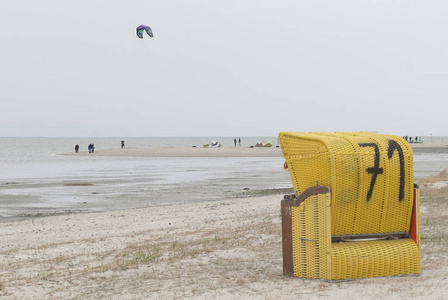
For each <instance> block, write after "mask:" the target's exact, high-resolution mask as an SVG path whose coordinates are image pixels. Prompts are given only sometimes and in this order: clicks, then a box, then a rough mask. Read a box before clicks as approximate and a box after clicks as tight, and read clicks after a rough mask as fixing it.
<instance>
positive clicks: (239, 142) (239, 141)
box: [233, 138, 241, 147]
mask: <svg viewBox="0 0 448 300" xmlns="http://www.w3.org/2000/svg"><path fill="white" fill-rule="evenodd" d="M233 143H234V144H235V147H236V138H235V139H234V140H233ZM238 144H239V145H240V147H241V138H238Z"/></svg>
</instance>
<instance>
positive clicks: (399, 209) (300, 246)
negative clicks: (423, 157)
mask: <svg viewBox="0 0 448 300" xmlns="http://www.w3.org/2000/svg"><path fill="white" fill-rule="evenodd" d="M279 141H280V145H281V148H282V151H283V154H284V157H285V159H286V165H287V168H288V170H289V173H290V176H291V180H292V183H293V187H294V191H295V192H296V194H295V195H286V196H285V199H284V200H283V201H282V203H281V205H282V209H281V210H282V230H283V232H282V238H283V242H282V244H283V271H284V274H285V275H290V276H296V277H303V278H318V279H326V280H339V279H349V278H365V277H377V276H395V275H410V274H419V273H420V236H419V190H418V187H417V186H414V183H413V169H412V163H413V158H412V149H411V148H410V146H409V145H408V143H407V142H406V141H404V140H403V139H402V138H400V137H397V136H392V135H382V134H373V133H367V132H346V133H297V132H281V133H280V135H279Z"/></svg>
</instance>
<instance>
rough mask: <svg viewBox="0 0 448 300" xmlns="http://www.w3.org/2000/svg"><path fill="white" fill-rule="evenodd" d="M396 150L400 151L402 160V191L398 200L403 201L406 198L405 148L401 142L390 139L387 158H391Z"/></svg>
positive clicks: (400, 159)
mask: <svg viewBox="0 0 448 300" xmlns="http://www.w3.org/2000/svg"><path fill="white" fill-rule="evenodd" d="M395 150H397V152H398V159H399V161H400V192H399V195H398V200H399V201H400V202H401V201H403V199H404V179H405V175H404V154H403V149H402V148H401V146H400V144H398V143H397V142H396V141H394V140H389V148H388V149H387V158H388V159H391V158H392V156H393V155H394V152H395Z"/></svg>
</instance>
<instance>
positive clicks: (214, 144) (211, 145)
mask: <svg viewBox="0 0 448 300" xmlns="http://www.w3.org/2000/svg"><path fill="white" fill-rule="evenodd" d="M202 147H204V148H219V147H221V143H220V142H215V141H212V142H211V143H210V144H205V145H203V146H202Z"/></svg>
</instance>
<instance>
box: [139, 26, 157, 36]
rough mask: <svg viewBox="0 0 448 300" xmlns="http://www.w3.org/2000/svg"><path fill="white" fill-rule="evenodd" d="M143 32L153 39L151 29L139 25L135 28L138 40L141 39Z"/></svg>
mask: <svg viewBox="0 0 448 300" xmlns="http://www.w3.org/2000/svg"><path fill="white" fill-rule="evenodd" d="M143 31H146V33H147V34H148V35H149V36H150V37H154V35H153V34H152V30H151V27H149V26H147V25H140V26H138V27H137V36H138V37H139V38H141V39H142V38H143Z"/></svg>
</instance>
